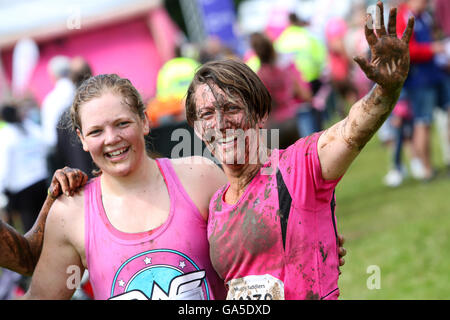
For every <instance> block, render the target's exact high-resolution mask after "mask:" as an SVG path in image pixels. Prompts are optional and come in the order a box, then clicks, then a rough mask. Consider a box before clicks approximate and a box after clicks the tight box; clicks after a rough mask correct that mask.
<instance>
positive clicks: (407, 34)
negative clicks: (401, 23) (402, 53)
mask: <svg viewBox="0 0 450 320" xmlns="http://www.w3.org/2000/svg"><path fill="white" fill-rule="evenodd" d="M413 30H414V17H409V20H408V25H407V26H406V29H405V32H403V36H402V41H404V42H406V44H409V40H411V36H412V33H413Z"/></svg>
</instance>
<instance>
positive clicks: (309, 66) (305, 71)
mask: <svg viewBox="0 0 450 320" xmlns="http://www.w3.org/2000/svg"><path fill="white" fill-rule="evenodd" d="M289 20H290V25H289V26H288V27H287V28H286V29H285V30H284V31H283V32H282V33H281V34H280V36H279V37H278V38H277V39H276V40H275V42H274V46H275V49H276V50H277V51H278V52H280V53H293V54H295V63H296V65H297V68H298V69H299V70H300V71H301V73H302V75H303V77H304V78H305V80H306V81H308V82H313V81H317V80H319V78H320V76H321V73H322V71H323V68H324V66H325V62H326V47H325V45H324V44H323V43H322V42H321V41H320V40H319V39H317V38H316V37H315V36H314V35H313V34H312V33H311V32H310V31H309V30H308V29H307V28H305V27H303V26H301V25H299V23H298V19H297V17H296V16H295V14H290V15H289Z"/></svg>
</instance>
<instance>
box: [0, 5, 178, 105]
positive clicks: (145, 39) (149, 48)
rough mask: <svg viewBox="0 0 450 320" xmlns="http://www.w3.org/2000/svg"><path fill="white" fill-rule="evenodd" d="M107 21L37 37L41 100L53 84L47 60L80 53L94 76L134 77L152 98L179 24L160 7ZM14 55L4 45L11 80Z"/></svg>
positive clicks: (33, 87) (35, 80)
mask: <svg viewBox="0 0 450 320" xmlns="http://www.w3.org/2000/svg"><path fill="white" fill-rule="evenodd" d="M104 20H105V19H103V20H102V21H103V22H102V23H98V24H95V23H94V24H92V23H91V24H90V25H89V26H88V27H82V28H80V29H77V30H69V29H67V28H66V29H65V30H63V32H59V33H56V34H53V35H49V36H47V37H44V38H42V37H41V38H40V39H36V42H37V43H38V46H39V55H40V58H39V62H38V65H37V67H36V69H35V70H34V73H33V76H32V78H31V81H30V85H29V91H30V92H31V93H32V94H33V95H34V97H35V98H36V99H37V101H38V102H39V103H41V102H42V100H43V98H44V97H45V95H46V94H47V93H48V92H49V91H50V90H51V88H52V86H53V84H52V83H51V80H50V78H49V76H48V73H47V63H48V61H49V60H50V59H51V58H52V57H53V56H55V55H66V56H68V57H74V56H82V57H84V58H85V59H86V60H87V61H88V62H89V64H90V65H91V67H92V70H93V72H94V73H95V74H102V73H117V74H119V75H120V76H121V77H125V78H128V79H130V80H131V82H132V83H133V84H134V85H135V86H136V88H137V89H138V90H139V91H140V92H141V94H142V96H143V98H144V100H147V99H149V98H151V97H153V96H154V94H155V88H156V77H157V72H158V70H159V68H160V67H161V66H162V64H163V63H164V62H165V61H167V60H169V59H171V58H172V57H173V52H174V50H173V49H174V47H175V44H176V39H177V36H178V29H177V27H176V26H175V24H174V23H173V22H172V21H171V19H170V17H169V15H168V14H167V12H166V11H165V9H164V8H163V7H162V6H158V7H156V8H152V9H151V10H149V11H146V12H140V13H139V14H134V15H132V16H129V17H127V18H125V19H124V18H122V19H110V20H108V19H106V21H104ZM12 56H13V46H9V47H3V48H2V51H1V56H0V58H1V59H2V62H3V66H4V72H5V74H6V77H7V79H8V80H9V81H11V75H12Z"/></svg>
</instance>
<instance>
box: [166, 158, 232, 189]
mask: <svg viewBox="0 0 450 320" xmlns="http://www.w3.org/2000/svg"><path fill="white" fill-rule="evenodd" d="M171 162H172V165H173V168H174V170H175V172H176V173H177V175H178V177H179V178H180V179H183V178H184V177H188V178H189V179H191V183H196V182H198V183H204V182H205V181H210V182H211V183H213V184H216V183H220V184H221V185H223V184H225V183H226V181H227V180H226V176H225V173H224V172H223V171H222V169H221V168H220V167H219V166H218V165H216V164H215V163H214V162H213V161H211V160H210V159H208V158H205V157H201V156H193V157H185V158H178V159H171Z"/></svg>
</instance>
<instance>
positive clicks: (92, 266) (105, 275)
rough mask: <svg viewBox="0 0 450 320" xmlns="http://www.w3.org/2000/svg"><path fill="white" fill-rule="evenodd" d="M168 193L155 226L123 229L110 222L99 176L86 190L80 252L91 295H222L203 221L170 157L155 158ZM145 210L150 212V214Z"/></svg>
mask: <svg viewBox="0 0 450 320" xmlns="http://www.w3.org/2000/svg"><path fill="white" fill-rule="evenodd" d="M157 163H158V166H159V169H160V171H161V173H162V175H163V177H164V180H165V183H166V186H167V188H168V192H169V196H170V213H169V216H168V218H167V220H166V222H165V223H164V224H163V225H161V226H160V227H158V228H156V229H154V230H150V231H147V232H140V233H125V232H122V231H119V230H118V229H116V228H115V227H114V226H113V225H112V224H111V223H110V222H109V221H108V217H107V215H106V213H105V210H104V208H103V204H102V194H101V184H100V178H96V179H93V180H92V181H90V183H89V184H88V185H87V186H86V188H85V205H84V208H85V250H86V260H87V267H88V270H89V279H90V282H91V285H92V287H93V291H94V297H95V299H99V300H106V299H111V298H112V299H121V300H128V299H142V300H146V299H150V300H160V299H178V300H185V299H186V300H191V299H192V300H203V299H205V300H209V299H223V298H224V297H225V288H224V286H223V282H222V281H221V280H220V279H219V278H218V276H217V274H216V273H215V271H214V269H213V268H212V266H211V262H210V258H209V246H208V241H207V236H206V221H204V219H203V218H202V216H201V214H200V212H199V211H198V209H197V208H196V206H195V205H194V203H193V202H192V200H191V199H190V198H189V196H188V195H187V193H186V191H185V190H184V188H183V187H182V185H181V183H180V181H179V180H178V177H177V176H176V174H175V172H174V170H173V168H172V165H171V163H170V160H169V159H157ZM149 214H150V213H149Z"/></svg>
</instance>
